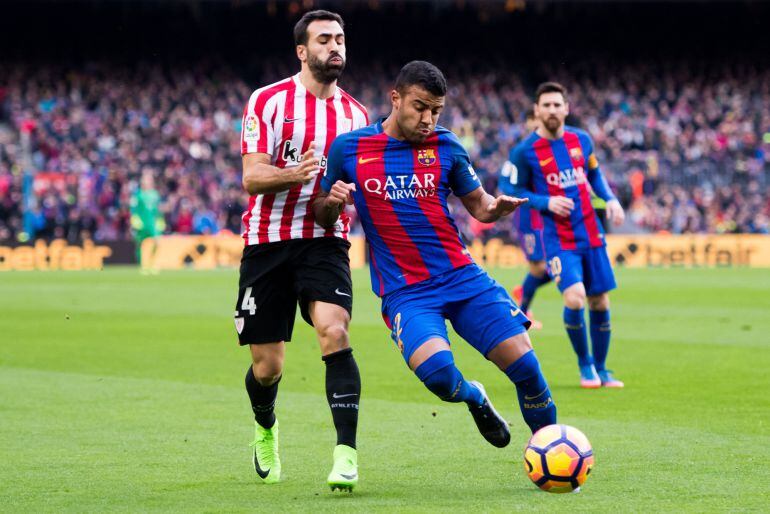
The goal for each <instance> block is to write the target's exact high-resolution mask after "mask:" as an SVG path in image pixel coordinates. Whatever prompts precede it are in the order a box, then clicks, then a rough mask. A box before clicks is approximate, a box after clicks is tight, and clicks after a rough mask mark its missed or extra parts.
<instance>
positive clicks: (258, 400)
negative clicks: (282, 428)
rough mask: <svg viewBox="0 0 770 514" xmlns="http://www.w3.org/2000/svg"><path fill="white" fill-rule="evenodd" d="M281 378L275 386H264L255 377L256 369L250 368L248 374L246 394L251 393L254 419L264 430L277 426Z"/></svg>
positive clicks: (250, 398)
mask: <svg viewBox="0 0 770 514" xmlns="http://www.w3.org/2000/svg"><path fill="white" fill-rule="evenodd" d="M280 381H281V379H280V378H278V380H276V381H275V383H274V384H272V385H269V386H263V385H262V384H260V383H259V382H257V379H256V377H254V369H253V368H252V367H251V366H249V370H248V371H247V372H246V392H248V393H249V400H251V410H253V411H254V419H256V420H257V423H259V425H260V426H261V427H262V428H273V425H274V424H275V414H274V412H273V410H274V409H275V397H276V396H277V395H278V383H279V382H280Z"/></svg>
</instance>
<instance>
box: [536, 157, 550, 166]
mask: <svg viewBox="0 0 770 514" xmlns="http://www.w3.org/2000/svg"><path fill="white" fill-rule="evenodd" d="M552 160H553V157H549V158H547V159H543V160H542V161H539V162H540V166H548V164H550V162H551V161H552Z"/></svg>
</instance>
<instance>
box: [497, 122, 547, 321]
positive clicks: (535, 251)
mask: <svg viewBox="0 0 770 514" xmlns="http://www.w3.org/2000/svg"><path fill="white" fill-rule="evenodd" d="M538 126H539V124H538V121H537V118H535V109H534V107H530V108H529V109H527V112H526V117H525V129H526V131H525V135H524V138H525V139H526V138H527V137H529V135H530V134H532V133H533V132H534V131H535V130H536V129H537V127H538ZM512 170H513V164H511V161H510V157H509V160H507V161H505V163H504V164H503V168H502V170H500V176H499V178H498V189H500V191H501V192H502V193H503V194H508V195H512V194H513V184H512V183H511V177H512V176H513V174H512ZM513 225H514V227H515V229H516V236H517V237H518V239H519V247H520V248H521V250H522V251H523V252H524V256H525V257H526V258H527V263H528V264H529V272H528V273H527V276H526V277H524V281H523V282H522V283H521V284H520V285H518V286H516V287H514V288H513V290H512V291H511V294H512V295H513V299H514V300H516V303H518V304H519V305H520V306H521V310H523V311H524V312H525V313H526V315H527V317H528V318H529V319H530V320H532V328H541V327H542V324H541V323H540V322H539V321H537V320H535V319H534V318H533V315H532V312H531V311H530V309H529V306H530V304H531V303H532V300H533V299H534V297H535V292H537V289H538V288H539V287H541V286H544V285H546V284H547V283H549V282H550V281H551V277H550V276H549V275H548V271H547V270H546V265H545V248H544V246H543V217H542V216H541V215H540V212H539V211H537V210H536V209H530V208H529V205H524V206H523V207H522V208H520V209H516V211H515V212H514V213H513Z"/></svg>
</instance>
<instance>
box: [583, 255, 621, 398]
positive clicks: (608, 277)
mask: <svg viewBox="0 0 770 514" xmlns="http://www.w3.org/2000/svg"><path fill="white" fill-rule="evenodd" d="M586 264H587V265H586V274H585V287H586V290H587V294H588V309H589V327H590V333H591V349H592V353H593V358H594V365H595V366H596V371H597V373H598V374H599V379H600V380H601V385H602V387H615V388H620V387H623V385H624V384H623V382H621V381H620V380H618V379H616V378H615V377H614V376H613V375H612V372H611V371H609V370H607V368H606V361H607V354H608V353H609V349H610V336H611V335H612V330H611V325H610V297H609V294H608V291H610V290H611V289H614V288H615V287H616V283H615V275H614V273H613V272H612V266H611V265H610V261H609V257H608V256H607V251H606V249H605V248H594V249H592V250H591V251H590V253H589V255H588V262H587V263H586Z"/></svg>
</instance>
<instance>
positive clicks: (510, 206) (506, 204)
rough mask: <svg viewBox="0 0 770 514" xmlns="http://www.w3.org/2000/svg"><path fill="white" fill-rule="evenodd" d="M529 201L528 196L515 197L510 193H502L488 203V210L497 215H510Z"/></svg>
mask: <svg viewBox="0 0 770 514" xmlns="http://www.w3.org/2000/svg"><path fill="white" fill-rule="evenodd" d="M528 201H529V200H528V199H527V198H515V197H513V196H508V195H500V196H498V197H497V198H495V199H494V200H492V202H490V203H489V205H487V212H489V213H492V214H494V215H495V216H497V217H502V216H508V215H509V214H510V213H512V212H513V211H515V210H516V209H518V208H519V207H520V206H522V205H524V204H525V203H527V202H528Z"/></svg>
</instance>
